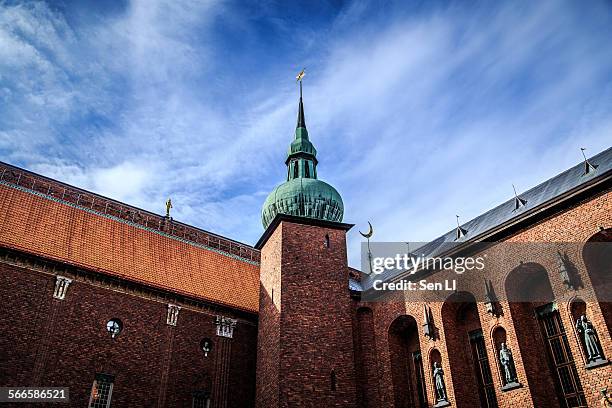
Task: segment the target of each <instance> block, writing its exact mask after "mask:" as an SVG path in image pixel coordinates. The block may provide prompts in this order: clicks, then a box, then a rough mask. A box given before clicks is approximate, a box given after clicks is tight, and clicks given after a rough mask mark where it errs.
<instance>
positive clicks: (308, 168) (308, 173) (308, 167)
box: [304, 163, 310, 178]
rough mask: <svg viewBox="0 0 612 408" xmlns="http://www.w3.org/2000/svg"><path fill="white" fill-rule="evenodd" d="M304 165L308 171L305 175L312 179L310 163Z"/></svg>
mask: <svg viewBox="0 0 612 408" xmlns="http://www.w3.org/2000/svg"><path fill="white" fill-rule="evenodd" d="M304 164H305V165H306V169H305V170H306V175H305V177H306V178H310V164H308V163H304Z"/></svg>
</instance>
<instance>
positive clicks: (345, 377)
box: [257, 221, 356, 408]
mask: <svg viewBox="0 0 612 408" xmlns="http://www.w3.org/2000/svg"><path fill="white" fill-rule="evenodd" d="M326 235H328V236H329V241H330V247H326V245H325V236H326ZM261 265H262V267H261V271H260V276H261V282H262V287H263V290H262V294H261V296H262V297H261V298H260V302H262V303H260V304H261V305H262V306H261V308H260V321H259V330H260V332H259V338H260V339H263V338H265V337H267V338H268V340H267V341H268V342H269V343H272V344H274V345H275V347H277V348H276V351H275V352H269V351H266V350H264V348H265V347H266V346H267V344H269V343H264V342H262V343H260V344H259V347H258V352H259V357H258V372H257V375H258V377H262V378H259V379H258V382H257V385H258V389H257V404H258V405H257V406H258V407H262V408H264V407H265V408H273V407H354V406H355V404H356V402H355V401H356V388H355V371H354V355H353V337H352V319H351V304H350V297H349V290H348V286H347V276H348V267H347V259H346V237H345V231H344V230H343V229H336V228H331V227H329V228H328V227H321V226H313V225H304V224H298V223H294V222H288V221H283V222H281V223H280V224H279V225H278V226H277V227H276V231H274V233H273V234H272V236H271V237H270V238H269V239H268V241H267V242H266V243H265V245H264V247H263V250H262V264H261ZM272 289H274V303H273V302H272V300H271V293H272ZM275 336H276V337H275ZM270 337H272V338H270ZM274 337H275V338H274ZM332 371H333V373H335V382H336V385H335V389H333V386H332V382H333V381H334V380H333V379H332V377H333V376H334V374H332ZM275 393H277V395H274V394H275Z"/></svg>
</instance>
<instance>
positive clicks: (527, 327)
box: [354, 190, 612, 408]
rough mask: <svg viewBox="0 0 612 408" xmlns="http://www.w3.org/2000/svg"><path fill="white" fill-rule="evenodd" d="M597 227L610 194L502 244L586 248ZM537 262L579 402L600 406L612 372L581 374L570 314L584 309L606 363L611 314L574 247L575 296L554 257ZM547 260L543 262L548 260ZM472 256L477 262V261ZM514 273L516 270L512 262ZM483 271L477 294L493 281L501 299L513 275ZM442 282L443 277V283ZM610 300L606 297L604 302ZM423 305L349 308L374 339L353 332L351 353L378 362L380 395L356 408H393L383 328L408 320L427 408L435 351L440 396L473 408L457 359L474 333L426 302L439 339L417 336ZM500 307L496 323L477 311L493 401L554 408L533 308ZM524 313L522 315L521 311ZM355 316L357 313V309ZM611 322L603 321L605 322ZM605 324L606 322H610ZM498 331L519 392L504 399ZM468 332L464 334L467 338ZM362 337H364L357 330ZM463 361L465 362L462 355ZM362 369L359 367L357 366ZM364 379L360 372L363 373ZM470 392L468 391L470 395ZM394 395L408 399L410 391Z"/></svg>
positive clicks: (611, 368) (605, 217)
mask: <svg viewBox="0 0 612 408" xmlns="http://www.w3.org/2000/svg"><path fill="white" fill-rule="evenodd" d="M600 227H604V228H611V227H612V192H610V191H609V190H608V191H605V192H602V193H599V194H597V195H595V196H592V197H590V198H588V199H584V200H583V201H582V202H580V203H577V204H575V205H573V206H571V207H570V208H564V209H563V210H562V211H559V212H557V213H555V214H552V215H550V216H548V217H547V218H545V219H542V220H540V221H538V222H537V223H534V224H532V225H529V226H527V227H525V228H524V229H523V230H521V231H518V232H516V233H514V234H513V235H512V236H510V237H507V238H506V239H505V242H514V243H520V242H582V243H584V242H586V241H588V240H589V239H591V238H592V237H593V236H594V235H596V234H597V233H598V231H599V230H600ZM545 255H547V254H538V253H537V251H534V253H533V254H530V255H529V257H530V259H523V261H526V262H534V263H537V264H539V265H541V266H542V267H543V269H544V270H545V271H546V273H547V276H548V280H549V281H550V286H551V289H552V292H553V294H554V298H555V301H556V302H557V304H558V305H559V314H560V317H561V320H562V323H563V325H564V327H565V331H566V334H567V338H568V342H569V345H570V350H571V354H572V357H573V359H574V361H575V364H576V370H577V372H578V376H579V379H580V382H581V385H582V387H583V389H584V393H585V397H586V399H587V403H588V404H589V406H599V405H598V404H599V403H600V400H601V395H600V393H599V392H600V390H601V389H602V388H606V387H607V388H608V390H612V365H607V366H602V367H598V368H595V369H587V368H586V367H585V363H586V361H585V359H584V354H583V351H582V349H581V346H580V341H579V337H578V333H576V330H575V328H574V327H575V321H574V317H573V316H572V314H571V304H572V302H573V301H575V300H579V299H582V300H585V301H586V312H587V316H588V317H589V319H590V320H591V321H592V322H593V324H594V326H595V328H596V329H597V330H598V333H599V336H600V341H601V343H602V347H603V349H604V354H605V356H606V357H607V358H611V357H612V338H611V330H612V328H611V327H610V326H609V324H607V322H606V320H605V316H604V315H605V313H607V312H606V311H609V310H610V303H598V302H597V301H596V298H595V297H594V293H593V288H592V285H591V276H590V275H589V272H588V270H587V267H586V265H585V262H584V259H583V254H582V252H581V251H579V250H578V248H577V247H576V250H575V251H570V252H569V253H568V256H570V258H571V259H572V261H573V262H574V263H575V266H576V268H577V273H578V275H579V279H580V280H581V281H582V283H583V287H579V288H577V289H575V290H572V289H568V288H566V287H565V285H564V284H563V283H562V281H561V278H560V276H559V273H558V265H557V263H556V262H553V261H552V259H554V258H553V257H550V256H545ZM548 255H549V254H548ZM475 256H478V255H477V254H476V255H475ZM517 265H519V262H518V260H517ZM504 267H506V269H503V268H502V267H500V265H491V267H490V269H489V264H487V268H488V269H487V270H486V271H485V273H484V274H483V276H476V279H475V281H478V282H479V284H478V285H479V288H480V287H481V286H482V288H480V289H479V290H481V291H482V289H483V288H484V284H483V283H482V282H483V279H484V277H485V276H486V277H487V278H488V279H491V281H492V284H493V287H494V290H495V291H496V293H497V294H502V293H505V290H506V283H507V280H508V276H509V274H510V273H511V272H512V270H508V269H507V263H506V264H505V265H504ZM439 274H440V279H443V278H445V277H449V278H450V277H453V274H454V272H450V271H441V272H439ZM445 274H446V275H445ZM608 299H609V294H608ZM424 304H425V302H423V301H420V300H416V299H414V298H412V297H411V298H406V299H405V300H404V301H397V302H387V303H369V304H366V303H360V302H355V305H354V309H355V310H358V309H360V308H364V307H367V308H368V309H369V310H371V311H372V320H373V327H374V332H373V335H372V336H365V337H364V336H359V335H358V333H359V332H356V337H355V342H356V343H361V346H360V347H359V346H356V350H359V349H364V348H366V347H369V345H370V344H374V345H375V347H374V350H375V351H374V355H373V356H368V357H361V358H362V360H363V361H366V360H368V361H372V360H375V361H377V363H378V364H377V365H374V366H373V369H372V371H377V374H371V375H372V376H376V375H377V376H378V377H379V380H378V384H379V386H378V389H377V395H378V396H377V397H373V398H366V397H362V398H361V400H360V404H361V406H362V407H394V406H395V405H394V401H395V399H396V398H395V395H394V394H395V393H396V392H398V391H397V390H398V387H395V388H394V387H393V372H392V371H393V370H392V367H393V364H392V363H391V359H392V358H393V357H394V356H393V355H392V353H391V352H390V347H392V346H393V345H392V344H390V337H389V327H390V326H391V325H392V323H393V322H394V321H395V320H396V319H398V318H400V317H401V316H405V315H408V316H412V317H414V318H415V319H416V321H417V322H418V324H419V325H418V327H419V335H418V340H419V342H420V348H421V351H422V354H423V360H424V361H423V364H424V366H425V376H426V385H427V390H428V400H429V406H431V405H432V404H433V401H434V385H433V379H432V376H431V370H430V369H429V367H431V354H432V352H434V350H437V351H439V353H440V355H441V359H442V367H443V368H444V370H445V373H446V375H445V379H446V388H447V393H448V395H449V399H450V402H451V404H453V405H456V406H478V404H477V402H476V405H474V404H475V402H474V401H473V400H472V399H473V397H475V396H476V395H477V394H476V390H475V389H473V386H470V387H466V384H469V383H470V382H473V381H475V380H474V379H473V376H474V374H473V367H472V366H471V363H469V361H468V363H466V362H465V361H463V360H466V359H462V358H461V354H462V353H463V354H467V353H468V352H469V349H467V348H466V349H465V350H463V351H462V350H461V349H460V347H461V345H463V346H466V347H467V346H469V345H467V342H468V340H467V337H466V332H467V331H469V330H471V329H472V328H466V327H461V325H460V324H458V322H457V321H456V319H453V318H451V317H448V316H446V317H445V316H443V310H442V309H443V305H444V303H442V302H428V303H427V304H428V305H429V306H430V307H431V311H432V315H433V322H434V325H435V326H436V331H437V336H436V337H435V338H434V339H429V338H427V337H425V336H424V335H423V331H422V326H421V325H422V323H423V321H422V320H423V318H422V315H423V311H422V310H423V305H424ZM500 306H501V309H502V312H503V314H502V315H500V316H498V317H494V316H492V315H491V314H488V313H487V312H486V310H485V306H484V304H483V303H480V302H479V303H477V311H478V323H479V324H480V326H481V328H482V331H483V334H484V336H485V345H486V348H487V350H486V351H487V355H488V358H489V365H490V368H491V372H492V375H493V378H494V383H495V393H496V398H497V401H498V405H499V406H500V407H505V408H510V407H513V408H514V407H516V406H521V407H538V408H540V407H556V406H559V402H558V401H557V400H556V396H555V391H554V386H553V380H552V378H551V376H550V371H548V367H547V366H546V363H545V357H544V356H545V349H544V345H543V341H542V338H541V335H540V334H539V327H538V324H537V323H538V322H537V320H536V319H535V317H534V314H533V307H534V306H535V305H527V306H523V307H521V305H513V306H512V307H510V305H509V304H508V302H506V301H505V300H502V301H501V302H500ZM526 308H527V309H526ZM360 310H361V309H360ZM608 320H609V319H608ZM608 323H609V321H608ZM356 325H357V326H358V327H361V326H362V325H363V323H359V320H357V323H356ZM499 327H502V328H503V329H504V330H505V331H506V336H507V343H508V347H509V348H510V349H511V350H512V351H513V354H514V359H515V363H516V368H517V375H518V380H519V382H521V383H522V384H523V387H521V388H517V389H514V390H511V391H507V392H502V391H501V386H502V376H503V367H501V365H500V364H499V362H498V361H497V358H498V354H497V349H496V346H495V342H494V339H493V332H494V330H495V329H496V328H499ZM468 329H469V330H468ZM362 330H363V329H362ZM467 359H468V360H469V359H471V356H470V355H469V354H468V355H467ZM363 361H362V362H360V364H358V365H357V366H358V367H362V366H363ZM362 372H364V371H363V369H362ZM358 384H360V385H361V387H364V386H365V387H372V386H375V383H373V382H372V381H368V384H367V385H364V384H365V381H364V380H362V379H360V380H359V381H358ZM468 388H469V390H468ZM399 392H404V393H407V392H408V387H406V388H405V389H404V390H401V388H400V391H399ZM374 394H375V393H374V392H372V390H367V391H366V390H363V389H361V390H360V392H359V395H362V396H363V395H374Z"/></svg>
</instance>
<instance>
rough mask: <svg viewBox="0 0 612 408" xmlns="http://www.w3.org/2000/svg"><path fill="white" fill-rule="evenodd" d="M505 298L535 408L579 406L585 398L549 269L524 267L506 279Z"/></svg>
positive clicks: (527, 265) (525, 265)
mask: <svg viewBox="0 0 612 408" xmlns="http://www.w3.org/2000/svg"><path fill="white" fill-rule="evenodd" d="M505 290H506V296H507V299H508V302H509V307H510V314H511V316H512V322H513V325H514V329H515V332H516V338H517V341H518V344H519V349H520V353H521V356H522V359H523V365H524V368H525V374H526V376H527V381H528V383H529V389H530V390H531V395H532V398H533V403H534V405H535V406H551V405H555V406H560V407H568V406H569V407H574V406H580V404H581V403H583V402H584V394H583V392H582V386H581V384H580V380H579V378H578V376H577V374H576V368H575V363H574V361H573V355H572V353H571V350H570V348H569V345H568V342H567V334H566V329H565V327H564V325H563V322H562V319H561V317H560V315H559V312H558V310H557V305H556V303H555V297H554V293H553V290H552V285H551V283H550V279H549V276H548V272H547V271H546V269H545V268H544V267H543V266H542V265H540V264H538V263H534V262H529V263H522V264H521V265H519V266H518V267H516V268H514V269H513V270H512V271H511V272H510V273H509V274H508V276H507V277H506V282H505Z"/></svg>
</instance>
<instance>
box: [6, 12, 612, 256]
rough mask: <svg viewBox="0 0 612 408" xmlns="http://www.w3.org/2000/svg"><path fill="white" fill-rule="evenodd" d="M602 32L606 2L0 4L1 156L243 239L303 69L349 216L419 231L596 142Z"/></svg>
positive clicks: (610, 76) (601, 106)
mask: <svg viewBox="0 0 612 408" xmlns="http://www.w3.org/2000/svg"><path fill="white" fill-rule="evenodd" d="M468 3H469V4H468ZM611 38H612V4H611V3H610V2H606V1H601V2H598V1H589V2H586V3H585V2H580V3H579V2H572V1H537V2H533V1H524V2H521V1H512V2H510V1H509V2H478V1H475V2H463V1H459V2H452V1H443V2H429V1H422V2H417V1H397V2H394V1H372V2H362V1H354V2H342V1H328V2H315V1H303V2H286V1H257V2H250V4H249V3H247V2H244V1H240V2H238V1H221V0H219V1H209V2H205V1H197V2H190V1H182V2H176V1H157V0H142V1H124V2H99V1H93V0H92V1H76V0H75V1H62V2H47V3H45V2H29V1H28V2H14V1H10V2H2V1H0V160H3V161H6V162H9V163H12V164H15V165H18V166H22V167H25V168H27V169H30V170H33V171H36V172H40V173H42V174H45V175H48V176H50V177H54V178H56V179H59V180H62V181H65V182H68V183H71V184H74V185H76V186H79V187H82V188H86V189H89V190H92V191H95V192H98V193H101V194H104V195H107V196H110V197H113V198H116V199H119V200H122V201H125V202H127V203H130V204H132V205H136V206H139V207H142V208H145V209H148V210H151V211H155V212H157V213H163V211H164V202H165V200H166V198H167V197H168V196H171V197H172V199H173V202H174V206H175V208H174V212H173V216H174V218H175V219H178V220H181V221H184V222H187V223H191V224H193V225H196V226H199V227H202V228H205V229H208V230H211V231H214V232H217V233H220V234H223V235H226V236H228V237H231V238H234V239H237V240H240V241H244V242H247V243H251V244H252V243H254V242H255V241H256V240H257V239H258V238H259V236H260V235H261V233H262V232H263V231H262V226H261V221H260V210H261V205H262V203H263V201H264V200H265V197H266V195H267V194H268V192H269V191H271V190H272V189H273V187H274V186H275V185H276V184H278V183H280V182H282V181H283V179H284V177H285V166H284V159H285V154H286V149H287V146H288V145H289V143H290V141H291V138H292V136H293V131H294V128H295V117H296V110H297V87H296V84H295V80H294V77H295V75H296V74H297V72H298V71H299V70H300V69H301V68H302V67H306V71H307V76H306V78H305V80H304V92H305V95H304V98H305V105H306V123H307V126H308V129H309V133H310V136H311V139H312V141H313V143H314V144H315V146H316V147H317V149H318V152H319V154H318V158H319V161H320V164H319V168H318V174H319V176H320V178H321V179H323V180H326V181H327V182H329V183H331V184H332V185H334V186H335V187H336V188H337V189H338V190H339V191H340V193H341V194H342V196H343V199H344V203H345V219H344V221H345V222H350V223H355V224H357V227H358V228H361V229H365V228H366V222H367V220H371V221H372V223H373V224H374V226H375V229H376V236H375V238H376V239H377V240H381V241H384V240H389V241H394V240H398V241H400V240H401V241H426V240H430V239H433V238H435V237H437V236H439V235H441V234H443V233H444V232H446V231H448V230H450V229H451V228H453V226H454V225H455V214H459V215H460V216H461V219H462V220H463V221H467V220H469V219H471V218H473V217H475V216H477V215H479V214H480V213H482V212H483V211H485V210H487V209H489V208H491V207H494V206H495V205H497V204H499V203H501V202H503V201H505V200H507V199H509V198H511V197H512V194H513V193H512V183H514V184H515V185H516V186H517V189H518V190H519V192H520V191H523V190H526V189H528V188H530V187H532V186H534V185H536V184H538V183H539V182H541V181H543V180H545V179H547V178H549V177H552V176H554V175H555V174H557V173H559V172H561V171H563V170H565V169H566V168H568V167H570V166H572V165H574V164H576V163H577V162H578V161H579V160H580V159H581V156H580V150H579V148H580V147H586V148H587V149H588V150H587V152H588V153H589V154H595V153H597V152H599V151H601V150H603V149H605V148H607V147H609V146H610V144H611V143H610V142H611V141H612V115H611V113H612V47H611V46H610V39H611ZM356 229H357V228H356ZM356 229H354V230H353V231H351V232H350V233H349V246H350V247H349V252H350V257H351V263H352V264H355V265H357V263H358V262H357V261H358V250H359V246H358V242H359V236H358V234H357V233H356Z"/></svg>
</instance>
